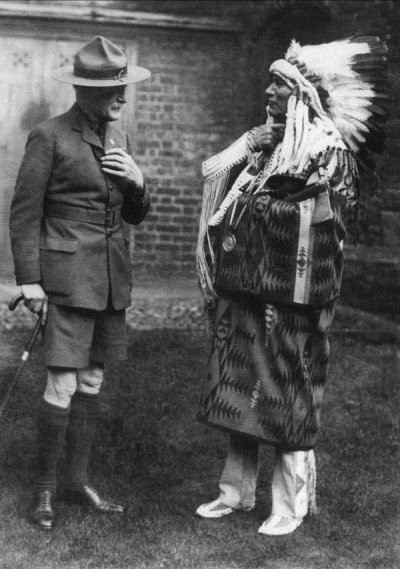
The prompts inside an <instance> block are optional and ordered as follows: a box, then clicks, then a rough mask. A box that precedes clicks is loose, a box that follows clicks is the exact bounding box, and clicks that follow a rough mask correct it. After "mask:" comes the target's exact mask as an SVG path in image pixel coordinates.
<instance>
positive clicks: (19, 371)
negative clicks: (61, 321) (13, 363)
mask: <svg viewBox="0 0 400 569" xmlns="http://www.w3.org/2000/svg"><path fill="white" fill-rule="evenodd" d="M23 299H24V295H23V294H22V293H20V294H18V295H17V296H15V297H14V298H13V299H11V300H10V302H9V304H8V308H9V309H10V310H15V309H16V307H17V305H18V304H19V302H20V301H21V300H23ZM41 324H42V319H41V317H40V314H39V318H38V319H37V322H36V324H35V328H34V329H33V332H32V334H31V337H30V339H29V342H28V345H27V347H26V348H25V350H24V353H23V354H22V356H21V361H20V363H19V365H18V368H17V371H16V373H15V375H14V377H13V379H12V381H11V383H10V385H9V387H8V390H7V393H6V395H5V397H4V399H3V401H2V403H1V405H0V417H1V415H2V414H3V411H4V407H5V406H6V404H7V402H8V400H9V399H10V395H11V393H12V391H13V389H14V387H15V386H16V385H17V383H18V381H19V379H20V377H21V375H22V371H23V369H24V366H25V363H26V361H27V360H28V359H29V356H30V354H31V351H32V349H33V346H34V345H35V342H36V340H37V337H38V335H39V332H40V328H41Z"/></svg>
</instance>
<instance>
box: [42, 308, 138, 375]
mask: <svg viewBox="0 0 400 569" xmlns="http://www.w3.org/2000/svg"><path fill="white" fill-rule="evenodd" d="M44 350H45V363H46V366H47V367H51V366H54V367H67V368H83V367H87V366H88V365H89V362H103V363H107V362H111V361H120V360H125V359H126V358H127V335H126V321H125V310H114V309H112V308H107V309H106V310H102V311H97V310H88V309H85V308H73V307H70V306H58V305H56V304H50V303H49V312H48V317H47V322H46V326H45V333H44Z"/></svg>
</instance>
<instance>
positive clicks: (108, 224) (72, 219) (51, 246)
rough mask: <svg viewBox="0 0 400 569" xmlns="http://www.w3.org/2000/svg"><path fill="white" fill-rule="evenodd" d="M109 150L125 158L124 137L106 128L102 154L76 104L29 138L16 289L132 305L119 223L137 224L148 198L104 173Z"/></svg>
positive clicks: (14, 213) (15, 237)
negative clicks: (34, 287)
mask: <svg viewBox="0 0 400 569" xmlns="http://www.w3.org/2000/svg"><path fill="white" fill-rule="evenodd" d="M112 147H116V148H118V147H119V148H122V149H123V150H125V151H127V152H129V153H131V146H130V142H129V137H128V135H127V133H126V132H124V131H123V130H121V129H120V128H118V127H116V126H114V125H113V124H112V123H107V128H106V133H105V141H104V147H103V145H102V143H101V141H100V138H99V137H98V135H97V134H96V133H95V132H94V131H93V130H91V129H90V127H89V124H88V122H87V119H86V118H85V116H84V114H83V113H82V112H81V111H80V109H79V107H78V105H77V104H76V103H75V104H74V105H73V107H72V108H71V109H70V110H69V111H68V112H66V113H64V114H62V115H60V116H57V117H55V118H52V119H50V120H48V121H45V122H43V123H41V124H39V125H38V126H36V127H35V129H34V130H33V131H32V132H31V134H30V135H29V138H28V141H27V144H26V149H25V154H24V157H23V160H22V163H21V166H20V170H19V173H18V177H17V182H16V187H15V193H14V197H13V200H12V204H11V212H10V237H11V248H12V253H13V258H14V266H15V276H16V281H17V284H19V285H21V284H28V283H36V282H38V283H40V284H41V285H42V286H43V288H44V290H45V291H46V293H47V294H48V297H49V301H50V302H53V303H55V304H60V305H65V306H74V307H82V308H89V309H93V310H104V309H105V308H106V307H107V305H108V301H109V299H110V300H111V302H112V306H113V307H114V309H116V310H120V309H123V308H126V307H127V306H129V304H130V289H131V286H132V281H131V267H130V259H129V243H128V242H127V240H126V239H125V238H124V234H123V223H124V222H126V223H129V224H134V225H136V224H139V223H140V222H141V221H142V220H143V219H144V217H145V215H146V213H147V211H148V209H149V205H150V197H149V193H148V191H147V189H145V190H144V194H142V195H140V196H138V195H137V193H136V194H135V192H134V191H133V188H132V186H131V185H130V184H128V183H126V182H123V181H120V180H119V179H118V178H117V177H113V176H107V175H105V174H104V173H103V171H102V169H101V162H100V158H101V156H102V155H103V154H104V152H105V150H107V149H109V148H112Z"/></svg>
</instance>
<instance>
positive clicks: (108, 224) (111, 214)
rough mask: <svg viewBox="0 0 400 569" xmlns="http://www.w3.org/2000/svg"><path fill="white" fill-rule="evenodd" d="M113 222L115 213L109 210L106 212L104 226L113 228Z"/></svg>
mask: <svg viewBox="0 0 400 569" xmlns="http://www.w3.org/2000/svg"><path fill="white" fill-rule="evenodd" d="M114 222H115V211H112V210H111V209H108V210H107V211H106V220H105V226H106V227H113V226H114Z"/></svg>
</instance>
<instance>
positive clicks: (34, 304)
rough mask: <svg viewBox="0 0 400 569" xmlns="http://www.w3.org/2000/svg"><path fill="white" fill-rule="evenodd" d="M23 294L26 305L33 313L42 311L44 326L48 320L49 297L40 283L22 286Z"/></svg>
mask: <svg viewBox="0 0 400 569" xmlns="http://www.w3.org/2000/svg"><path fill="white" fill-rule="evenodd" d="M21 292H22V294H23V295H24V298H25V300H24V304H25V306H27V307H28V308H29V310H30V311H31V312H35V313H37V314H38V313H39V312H40V311H42V324H45V323H46V320H47V295H46V293H45V292H44V290H43V288H42V287H41V285H40V284H39V283H32V284H24V285H21Z"/></svg>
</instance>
